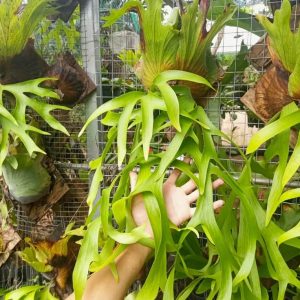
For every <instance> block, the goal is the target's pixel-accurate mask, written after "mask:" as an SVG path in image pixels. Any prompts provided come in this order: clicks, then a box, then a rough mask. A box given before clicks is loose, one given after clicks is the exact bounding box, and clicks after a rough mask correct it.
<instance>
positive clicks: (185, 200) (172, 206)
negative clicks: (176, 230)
mask: <svg viewBox="0 0 300 300" xmlns="http://www.w3.org/2000/svg"><path fill="white" fill-rule="evenodd" d="M180 174H181V172H180V171H179V170H177V169H175V170H173V171H172V173H171V175H170V176H169V178H168V179H167V180H166V182H165V183H164V185H163V195H164V199H165V204H166V210H167V214H168V218H169V220H170V221H171V222H172V223H173V224H175V225H176V226H179V225H181V224H182V223H184V222H185V221H187V220H189V219H190V218H191V217H192V216H193V214H194V212H195V210H196V208H195V207H191V206H190V205H191V204H192V203H194V202H195V201H196V200H197V199H198V197H199V190H198V189H196V187H197V186H196V183H195V182H194V181H193V180H192V179H191V180H189V181H188V182H187V183H185V184H184V185H182V186H180V187H178V186H176V181H177V179H178V177H179V176H180ZM137 177H138V175H137V174H136V173H135V172H131V173H130V185H131V190H133V189H134V187H135V185H136V182H137ZM223 183H224V182H223V180H221V179H217V180H215V181H214V182H213V188H214V189H217V188H218V187H219V186H220V185H222V184H223ZM223 204H224V201H223V200H218V201H215V202H214V210H217V209H220V208H221V207H222V206H223ZM132 217H133V219H134V221H135V223H136V225H137V226H141V225H144V224H145V225H146V229H145V230H146V232H147V233H148V234H149V235H150V236H151V237H152V236H153V232H152V228H151V224H150V221H149V218H148V215H147V211H146V209H145V205H144V200H143V196H142V195H141V194H140V195H137V196H135V197H134V199H133V203H132Z"/></svg>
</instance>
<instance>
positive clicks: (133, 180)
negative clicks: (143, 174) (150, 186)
mask: <svg viewBox="0 0 300 300" xmlns="http://www.w3.org/2000/svg"><path fill="white" fill-rule="evenodd" d="M129 178H130V190H131V192H132V191H133V190H134V188H135V186H136V182H137V178H138V176H137V173H135V172H130V173H129Z"/></svg>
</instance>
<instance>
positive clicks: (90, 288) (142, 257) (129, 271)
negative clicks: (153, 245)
mask: <svg viewBox="0 0 300 300" xmlns="http://www.w3.org/2000/svg"><path fill="white" fill-rule="evenodd" d="M151 251H152V250H151V249H150V248H148V247H145V246H142V245H140V244H133V245H130V246H128V247H127V248H126V249H125V251H124V252H123V253H122V254H121V255H120V256H119V257H118V258H117V260H116V266H117V270H118V275H119V281H118V282H117V281H116V280H115V278H114V277H113V275H112V272H111V270H110V269H109V267H106V268H104V269H102V270H101V271H99V272H96V273H94V274H92V275H91V277H90V278H89V279H88V281H87V285H86V289H85V292H84V296H83V299H82V300H101V299H105V300H110V299H112V300H118V299H124V297H125V295H126V293H127V291H128V289H129V288H130V286H131V285H132V283H133V282H134V281H135V280H136V279H137V277H138V275H139V273H140V271H141V270H142V268H143V266H144V264H145V262H146V260H147V258H148V256H149V255H150V253H151ZM73 299H75V297H74V294H72V295H70V296H69V297H68V298H67V300H73Z"/></svg>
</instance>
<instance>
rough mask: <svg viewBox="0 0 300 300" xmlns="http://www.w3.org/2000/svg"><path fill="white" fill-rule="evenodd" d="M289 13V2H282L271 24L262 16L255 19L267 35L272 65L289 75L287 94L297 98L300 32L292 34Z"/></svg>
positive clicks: (299, 71) (285, 0) (299, 75)
mask: <svg viewBox="0 0 300 300" xmlns="http://www.w3.org/2000/svg"><path fill="white" fill-rule="evenodd" d="M291 13H292V10H291V4H290V2H289V1H288V0H284V1H283V2H282V6H281V8H280V9H278V10H276V12H275V15H274V21H273V23H271V22H270V21H269V20H268V18H267V17H264V16H258V17H257V18H258V20H259V22H260V23H261V24H262V26H263V27H264V28H265V30H266V31H267V33H268V34H269V39H270V46H269V50H270V53H271V57H272V61H273V63H274V64H275V65H277V66H280V67H283V68H284V69H285V70H286V71H288V72H289V73H290V77H289V83H288V89H289V94H290V96H291V97H296V98H298V97H299V96H300V91H299V83H300V59H299V57H300V50H299V49H300V30H299V29H297V30H296V31H295V32H292V30H291V27H290V20H291Z"/></svg>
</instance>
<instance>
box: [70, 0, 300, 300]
mask: <svg viewBox="0 0 300 300" xmlns="http://www.w3.org/2000/svg"><path fill="white" fill-rule="evenodd" d="M150 3H151V5H152V6H151V5H150ZM195 3H196V4H198V1H196V2H194V3H193V4H191V6H190V7H189V9H188V10H187V15H185V16H182V19H181V20H182V28H185V29H182V31H181V33H183V32H185V33H186V34H187V36H186V37H181V39H180V41H181V42H182V43H183V44H181V45H179V44H177V45H179V46H178V47H170V48H168V47H167V43H169V44H170V45H171V44H173V45H176V43H179V42H178V41H176V39H177V38H178V36H177V38H175V37H176V35H177V34H178V30H179V29H178V28H174V27H172V26H176V24H178V22H177V21H176V18H175V21H174V20H173V21H174V22H171V23H169V24H167V25H162V23H161V12H160V8H161V1H159V0H156V1H153V2H150V1H146V5H147V10H145V9H144V8H142V7H141V3H140V2H138V1H129V2H127V3H126V4H125V5H124V6H123V8H121V9H120V10H113V11H112V13H111V16H109V17H107V18H106V20H107V24H106V25H110V24H112V23H113V22H115V21H116V20H117V19H118V18H119V17H120V16H121V15H122V14H123V13H125V12H126V11H128V10H130V9H132V8H133V7H134V8H137V9H138V10H139V13H140V17H142V20H143V23H144V22H145V23H144V24H143V26H141V29H142V30H144V32H143V33H144V41H145V45H144V46H145V49H147V50H145V49H142V50H143V51H144V53H142V57H143V61H142V62H143V64H144V68H145V69H144V70H148V71H151V72H152V74H147V75H145V76H147V78H146V81H143V83H144V85H145V87H146V88H147V92H140V91H134V92H130V93H127V94H125V95H121V96H119V97H117V98H115V99H112V100H111V101H109V102H106V103H105V104H103V105H102V106H100V107H99V108H98V109H97V110H96V111H95V112H94V113H93V114H92V115H91V116H90V118H89V119H88V121H87V123H86V124H85V126H84V128H83V129H82V131H81V134H82V132H83V130H84V129H85V128H86V126H88V125H89V124H90V123H91V122H92V121H93V120H95V119H96V118H98V117H99V116H100V115H102V114H104V113H106V116H105V117H104V119H102V123H103V124H104V125H106V126H108V127H110V129H109V132H108V135H107V143H106V145H105V148H104V149H103V152H102V154H101V156H100V157H99V158H97V159H96V160H94V161H92V162H91V164H90V167H91V170H95V175H94V178H93V181H92V185H91V189H90V193H89V196H88V204H89V206H90V214H89V217H88V219H87V221H86V231H85V233H84V237H83V240H82V247H81V249H80V253H79V259H78V260H77V262H76V266H75V271H74V273H73V284H74V287H75V296H76V300H79V299H81V296H82V294H83V291H84V287H85V283H86V278H87V275H88V272H89V271H91V272H95V271H98V270H101V269H102V268H104V267H106V266H109V267H110V268H111V270H112V273H113V274H114V276H115V277H116V276H117V274H116V269H115V259H116V257H117V256H118V255H120V254H121V253H122V252H123V251H124V249H126V247H127V245H128V244H132V243H137V242H138V243H141V244H143V245H147V246H149V247H152V248H153V249H154V261H153V264H152V266H151V269H150V271H149V273H148V275H147V278H146V281H145V283H144V285H143V286H142V288H141V289H140V290H139V291H138V293H137V296H136V299H138V300H142V299H155V298H156V297H157V294H158V292H159V291H160V290H161V291H162V292H163V293H164V299H173V298H174V296H175V295H174V290H173V286H174V284H175V283H176V281H177V280H180V279H185V278H188V279H189V280H190V283H189V285H188V286H186V287H185V289H184V290H183V291H182V292H181V293H180V294H179V295H178V298H177V299H188V298H189V297H190V295H191V293H193V292H196V293H199V294H201V293H203V292H204V291H207V293H208V296H207V299H217V300H230V299H242V300H248V299H253V300H255V299H257V300H260V299H268V289H269V287H268V286H267V285H265V282H264V281H263V280H262V279H263V278H264V279H268V280H271V281H272V284H273V285H272V297H273V298H274V299H278V300H283V299H284V298H285V295H286V293H287V290H288V289H290V288H295V289H300V281H299V278H298V274H297V271H298V270H297V269H295V268H293V267H291V266H290V264H289V261H290V260H292V259H298V258H297V256H298V254H299V249H300V239H299V237H300V225H299V220H296V221H295V222H294V223H293V224H292V226H289V227H284V226H282V227H280V226H279V225H278V224H280V223H282V222H283V221H284V220H282V221H281V222H276V220H275V218H274V213H275V211H276V210H277V209H278V207H279V206H280V204H281V202H282V201H285V200H287V199H289V200H290V199H293V198H294V197H298V196H299V189H290V190H287V185H286V184H287V182H288V181H289V180H290V179H291V178H292V176H293V175H294V174H293V173H294V172H296V167H294V164H298V163H299V162H298V159H297V151H298V148H299V147H298V146H296V148H295V149H294V151H293V154H292V156H291V157H289V146H288V143H289V135H290V129H291V127H292V126H295V125H296V124H298V123H299V122H300V121H299V120H300V118H299V113H300V110H299V109H298V107H297V106H296V105H295V104H290V105H288V106H286V107H285V108H284V109H283V111H282V112H281V114H278V115H277V119H276V118H274V120H273V122H272V123H270V124H268V125H267V126H266V127H265V128H263V129H262V130H260V131H259V132H258V133H257V134H256V135H254V136H253V138H252V140H251V142H250V144H249V147H248V149H247V154H246V155H245V154H244V153H243V151H242V149H239V148H238V147H237V146H235V148H236V152H237V153H239V154H240V159H241V160H242V161H243V164H241V166H240V167H239V169H238V170H237V173H236V174H235V176H237V177H238V179H237V180H236V177H234V176H232V174H231V173H230V172H228V170H227V168H226V167H225V166H224V163H223V162H222V161H221V159H222V155H220V153H218V151H217V149H216V147H215V144H214V140H215V137H218V138H223V139H226V140H227V141H229V142H231V141H230V139H229V138H228V137H227V136H226V135H225V134H224V133H222V132H220V130H219V129H218V128H217V127H216V126H215V125H214V124H213V123H212V122H211V120H210V119H209V118H208V116H207V115H206V114H205V111H204V109H203V108H202V107H199V106H197V105H196V104H195V102H194V99H193V96H192V93H191V90H190V89H189V88H188V87H187V86H186V84H185V86H182V82H184V83H186V82H187V81H188V82H194V83H195V84H197V85H200V86H201V87H202V88H203V89H204V90H207V89H211V85H210V84H209V81H211V82H214V81H212V80H208V81H206V80H205V79H204V78H203V77H199V75H196V74H192V73H190V72H186V69H185V67H186V65H185V64H176V66H177V67H178V69H179V70H177V69H176V68H174V70H170V68H171V67H172V66H174V64H173V63H174V60H173V59H174V57H173V55H175V52H177V50H178V51H179V52H178V53H180V56H179V57H178V58H177V59H178V60H177V62H178V61H180V60H181V61H186V62H189V63H188V64H187V65H189V64H191V65H192V66H194V64H195V62H196V61H197V55H199V56H201V57H202V58H201V62H200V67H201V66H204V65H205V66H206V67H208V66H211V69H209V70H206V71H207V72H206V73H205V72H204V74H207V75H208V77H209V78H208V79H211V78H212V77H210V75H209V74H213V73H214V72H215V61H212V56H211V55H210V53H209V51H208V50H209V46H208V44H209V43H208V42H207V45H206V41H209V40H210V38H211V37H212V36H214V35H215V34H217V31H218V30H219V29H220V28H221V27H222V24H224V23H225V21H226V20H227V19H229V18H230V17H231V16H232V14H233V13H234V10H227V11H226V12H225V14H224V15H222V16H221V17H219V19H218V20H217V21H216V22H215V24H214V26H215V27H213V29H212V30H211V31H210V32H209V33H208V35H207V36H206V38H207V40H205V39H204V42H203V40H202V42H203V43H202V44H201V43H199V44H198V43H197V42H196V41H197V39H196V37H197V36H198V37H199V34H200V36H201V34H202V33H200V32H199V28H203V27H202V23H204V19H205V18H206V13H207V9H208V7H205V5H207V4H208V3H207V2H205V1H201V5H202V6H204V7H201V8H202V10H198V5H196V4H195ZM201 5H200V6H201ZM196 7H197V9H196ZM150 15H151V20H150ZM203 16H204V17H203ZM191 20H193V22H194V23H193V22H191V24H189V22H188V21H191ZM153 22H154V23H155V25H157V26H158V27H157V28H158V31H157V32H156V31H153V30H152V29H153V24H154V23H153ZM201 22H202V23H201ZM170 24H173V25H170ZM195 24H197V26H195ZM150 26H151V27H150ZM195 27H196V28H195ZM150 29H151V30H150ZM151 34H152V35H151ZM160 34H161V35H160ZM187 37H189V38H187ZM201 37H202V36H201ZM161 38H162V40H163V41H162V40H161ZM188 41H190V43H188ZM156 42H157V44H156ZM156 46H157V47H156ZM155 47H156V48H155ZM167 48H168V49H167ZM154 49H156V52H155V51H154ZM203 49H205V50H203ZM242 50H243V49H242ZM147 51H149V53H147ZM185 51H187V52H185ZM188 51H189V53H191V57H189V56H188ZM197 51H199V52H197ZM154 52H155V54H156V55H157V57H155V56H154ZM204 53H205V54H204ZM196 54H197V55H196ZM243 55H244V53H241V57H238V58H237V59H241V62H242V63H244V60H243V57H244V56H243ZM147 64H148V65H147ZM145 65H147V67H145ZM150 66H151V68H152V69H151V68H150ZM196 67H199V64H197V66H196ZM210 72H211V73H210ZM196 73H198V72H196ZM142 77H143V76H142ZM144 79H145V78H144ZM180 84H181V85H180ZM201 84H202V85H201ZM204 85H205V87H204ZM171 126H173V127H175V128H176V132H175V134H174V137H173V139H172V140H171V142H170V143H169V146H168V148H167V149H160V148H153V149H154V150H153V152H151V153H149V146H151V145H152V143H154V142H155V137H157V136H164V134H165V130H166V129H170V127H171ZM128 129H132V130H134V138H133V141H132V143H129V145H128V144H127V141H128V135H127V131H128ZM115 142H117V152H118V153H117V155H118V163H119V166H121V164H122V163H123V161H124V159H125V157H127V160H126V161H127V165H126V166H124V168H123V169H121V170H120V172H119V174H118V175H117V176H116V177H115V178H114V180H113V181H112V182H111V183H110V185H109V186H107V187H105V188H104V189H103V190H102V191H101V197H100V199H99V201H98V202H95V198H96V195H97V192H98V189H99V187H100V183H101V182H102V180H103V174H102V166H103V164H105V162H106V158H107V154H108V153H109V152H111V151H113V144H114V143H115ZM266 142H267V144H266V145H265V147H266V148H267V150H266V152H265V155H264V157H262V158H256V156H255V155H254V154H255V151H257V150H258V149H259V148H260V147H261V146H262V145H263V144H265V143H266ZM182 155H188V156H189V157H191V158H192V159H193V165H190V164H187V163H184V162H182V161H180V160H179V159H178V158H179V157H180V156H182ZM274 158H276V159H277V161H278V164H277V165H276V168H275V170H274V169H273V170H274V172H271V171H270V170H272V169H270V164H271V163H272V161H273V160H274ZM292 164H293V165H292ZM287 166H288V170H289V172H290V173H288V174H287V173H286V169H287ZM134 168H139V170H140V172H139V175H138V181H137V185H136V187H135V189H134V190H133V191H131V192H130V191H129V172H130V171H131V170H132V169H134ZM170 168H177V169H179V170H180V171H182V172H183V173H184V174H185V175H184V176H183V177H182V178H180V179H179V180H180V182H181V183H184V182H186V181H187V180H189V179H193V180H194V181H195V183H196V185H197V188H198V189H199V192H200V195H199V198H198V200H197V203H196V211H195V214H194V216H193V217H192V218H191V219H190V221H189V222H187V223H186V224H183V225H182V226H181V227H180V228H176V227H175V226H174V225H173V224H172V225H171V224H170V223H169V220H168V217H167V211H166V207H165V202H164V197H163V183H164V175H165V173H166V172H167V170H169V169H170ZM194 173H198V174H199V177H196V176H195V175H194ZM253 176H260V178H265V179H271V180H273V183H274V184H273V186H272V188H271V190H270V193H269V197H268V202H267V207H266V208H265V207H264V204H263V203H261V202H260V201H259V199H258V195H257V190H256V187H255V186H254V184H253V182H252V178H253ZM216 177H219V178H221V179H223V181H224V182H225V184H226V193H225V192H224V193H223V194H222V196H223V197H222V198H223V199H224V200H225V205H224V207H223V208H222V210H221V212H220V213H219V214H218V215H216V214H215V213H214V210H213V201H214V197H213V191H212V181H213V179H215V178H216ZM138 194H142V195H143V198H144V203H145V208H146V210H147V214H148V217H149V220H150V222H151V226H152V229H153V233H154V240H152V239H150V238H147V236H146V235H145V233H144V228H143V226H140V227H136V225H135V223H134V220H133V218H132V215H131V203H132V198H133V197H135V196H136V195H138ZM281 225H282V224H281ZM200 234H205V236H206V237H207V242H206V244H205V245H204V246H201V245H200V243H199V240H198V237H199V236H200ZM116 243H118V244H119V246H118V247H115V245H116ZM100 249H101V250H100ZM168 253H171V254H172V257H173V260H172V262H171V264H170V265H167V254H168ZM298 265H299V261H297V266H298Z"/></svg>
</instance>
